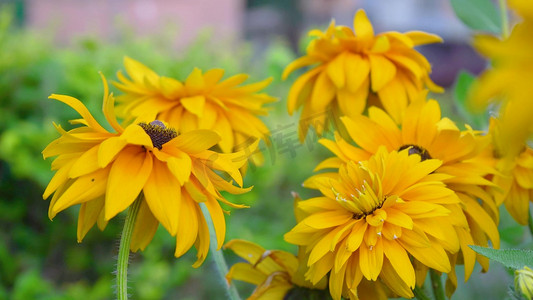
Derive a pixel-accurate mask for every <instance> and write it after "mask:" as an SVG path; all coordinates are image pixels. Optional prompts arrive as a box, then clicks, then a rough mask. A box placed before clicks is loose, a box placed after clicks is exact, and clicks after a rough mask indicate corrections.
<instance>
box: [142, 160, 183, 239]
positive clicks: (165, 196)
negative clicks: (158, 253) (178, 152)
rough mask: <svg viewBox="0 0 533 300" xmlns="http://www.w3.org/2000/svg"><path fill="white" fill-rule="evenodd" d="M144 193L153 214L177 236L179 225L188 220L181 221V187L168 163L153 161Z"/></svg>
mask: <svg viewBox="0 0 533 300" xmlns="http://www.w3.org/2000/svg"><path fill="white" fill-rule="evenodd" d="M143 192H144V196H145V199H146V203H147V204H148V207H149V208H150V211H151V212H152V214H153V215H154V216H155V217H156V219H157V220H159V222H160V223H161V224H162V225H163V226H164V227H165V229H166V230H167V231H168V232H169V233H170V234H171V235H173V236H174V235H176V233H177V230H178V229H177V228H178V224H179V223H180V222H186V221H185V220H187V219H183V220H181V219H180V209H181V206H182V203H183V200H182V193H181V187H180V184H179V182H178V180H177V179H176V178H175V177H174V176H172V173H171V172H170V170H168V168H167V166H166V163H164V162H160V161H159V160H154V161H153V167H152V173H151V174H150V177H149V178H148V180H147V181H146V184H145V185H144V189H143ZM191 218H192V217H191Z"/></svg>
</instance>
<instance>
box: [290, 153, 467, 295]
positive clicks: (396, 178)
mask: <svg viewBox="0 0 533 300" xmlns="http://www.w3.org/2000/svg"><path fill="white" fill-rule="evenodd" d="M441 165H442V161H440V160H438V159H426V160H422V159H421V157H420V156H419V155H410V153H409V150H407V149H406V150H403V151H400V152H398V151H392V152H390V153H389V152H388V151H387V150H386V149H385V147H380V149H379V150H378V151H377V153H376V154H375V155H373V156H371V157H370V158H369V160H368V161H349V162H347V163H346V164H343V165H341V166H340V168H339V170H338V172H334V173H327V174H325V175H322V176H314V177H312V178H310V179H309V180H308V182H307V184H308V185H310V186H312V187H313V188H315V189H319V190H320V192H321V193H322V196H319V197H316V198H311V199H308V200H305V201H301V202H300V203H299V205H298V208H299V209H301V210H302V211H304V212H305V214H306V215H307V216H306V217H305V218H304V219H302V220H301V221H300V222H299V223H298V224H297V225H296V226H295V227H294V228H293V229H292V230H291V231H290V232H288V233H287V234H286V235H285V239H286V240H287V241H288V242H290V243H294V244H297V245H301V246H303V247H305V249H306V251H307V252H309V260H308V265H309V266H310V269H309V272H307V274H306V278H307V279H308V280H310V281H311V282H312V283H316V282H318V281H319V280H321V279H322V278H323V277H324V276H326V274H327V273H328V272H329V289H330V293H331V296H332V297H333V299H335V300H338V299H340V298H341V296H343V297H345V298H350V299H359V298H364V299H366V298H365V297H364V296H363V294H364V295H366V296H370V295H373V296H375V297H377V295H385V294H386V292H387V290H386V289H384V287H382V285H384V286H386V287H387V288H388V289H390V291H392V293H393V294H395V295H397V296H402V297H406V298H412V297H413V293H412V289H413V288H414V287H415V284H416V282H417V278H416V275H415V274H416V272H415V267H414V266H413V262H412V260H414V261H416V262H417V264H421V265H424V266H426V267H428V268H432V269H435V270H437V271H439V272H444V273H448V272H450V271H451V268H452V266H451V264H450V259H449V258H448V253H452V254H453V253H456V252H458V251H459V250H460V247H461V242H460V237H459V236H458V234H457V233H456V230H455V228H456V227H460V228H462V229H467V227H468V223H467V221H466V217H465V215H464V214H463V213H462V211H461V209H460V203H461V200H460V199H459V198H458V197H457V195H456V194H455V193H454V192H453V191H452V190H450V189H448V188H447V187H446V186H445V185H444V184H443V183H442V180H443V179H444V178H449V176H448V175H444V174H442V173H435V170H437V169H438V168H439V167H440V166H441ZM363 278H364V279H365V280H366V281H370V282H374V288H375V290H374V291H369V289H367V288H366V289H363V290H361V291H359V289H358V288H359V284H360V283H361V282H362V280H363ZM376 281H377V282H379V284H377V283H375V282H376ZM362 287H368V282H365V283H364V285H363V286H362ZM378 289H379V290H378ZM368 299H373V298H368Z"/></svg>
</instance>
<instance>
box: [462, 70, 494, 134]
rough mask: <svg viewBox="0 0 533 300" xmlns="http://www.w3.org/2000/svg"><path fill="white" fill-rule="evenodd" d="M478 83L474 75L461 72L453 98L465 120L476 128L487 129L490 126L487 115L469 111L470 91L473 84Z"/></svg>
mask: <svg viewBox="0 0 533 300" xmlns="http://www.w3.org/2000/svg"><path fill="white" fill-rule="evenodd" d="M475 81H476V77H475V76H474V75H473V74H470V73H468V72H467V71H465V70H461V71H460V72H459V74H458V75H457V79H456V80H455V85H454V89H453V97H454V99H455V103H456V104H457V108H458V110H459V113H460V114H461V115H462V116H463V117H464V118H465V120H466V121H467V122H468V123H469V124H470V125H472V126H474V128H477V129H481V128H486V127H487V124H488V116H487V114H486V113H478V114H475V113H473V112H471V110H470V109H468V103H467V100H468V97H467V96H468V91H469V90H470V87H471V86H472V84H473V83H474V82H475Z"/></svg>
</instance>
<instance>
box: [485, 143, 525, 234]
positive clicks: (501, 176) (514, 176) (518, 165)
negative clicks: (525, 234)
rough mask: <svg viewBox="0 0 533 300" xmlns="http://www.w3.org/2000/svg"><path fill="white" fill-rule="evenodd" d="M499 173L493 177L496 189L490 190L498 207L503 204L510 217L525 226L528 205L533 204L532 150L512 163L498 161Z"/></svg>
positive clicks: (520, 155) (523, 152)
mask: <svg viewBox="0 0 533 300" xmlns="http://www.w3.org/2000/svg"><path fill="white" fill-rule="evenodd" d="M498 167H500V168H499V170H500V172H499V173H498V174H495V175H494V178H493V182H494V183H495V184H496V186H497V187H495V188H493V189H491V190H492V192H493V194H494V196H495V199H496V202H497V204H498V205H500V204H502V203H504V204H505V208H506V209H507V211H508V212H509V214H511V216H512V217H513V218H514V219H515V220H516V222H518V223H519V224H521V225H527V224H528V220H529V218H530V216H529V205H530V202H533V149H532V148H531V147H524V150H523V151H522V152H521V153H520V154H519V155H518V157H517V158H515V159H514V160H513V161H512V162H509V161H505V162H503V161H500V163H499V164H498Z"/></svg>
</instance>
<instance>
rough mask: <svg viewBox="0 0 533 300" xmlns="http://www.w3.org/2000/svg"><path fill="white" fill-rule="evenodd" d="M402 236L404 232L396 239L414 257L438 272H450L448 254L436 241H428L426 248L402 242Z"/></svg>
mask: <svg viewBox="0 0 533 300" xmlns="http://www.w3.org/2000/svg"><path fill="white" fill-rule="evenodd" d="M404 236H405V234H404V235H402V239H398V241H399V243H400V244H401V245H402V247H403V248H405V250H407V252H409V254H411V255H412V256H413V257H414V258H416V259H417V260H419V261H420V262H421V263H423V264H424V265H426V266H428V267H430V268H433V269H435V270H437V271H439V272H444V273H448V272H450V269H451V265H450V260H449V258H448V255H447V254H446V252H445V251H444V249H442V247H440V246H439V245H438V244H437V243H435V242H433V243H430V246H429V247H427V248H418V247H412V246H410V245H409V244H406V243H404V242H403V237H404Z"/></svg>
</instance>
